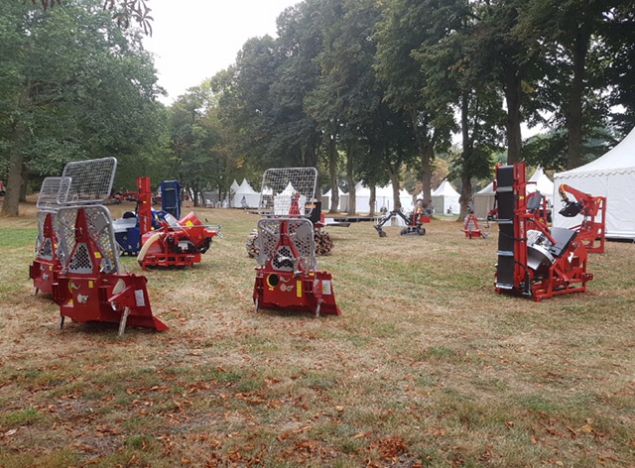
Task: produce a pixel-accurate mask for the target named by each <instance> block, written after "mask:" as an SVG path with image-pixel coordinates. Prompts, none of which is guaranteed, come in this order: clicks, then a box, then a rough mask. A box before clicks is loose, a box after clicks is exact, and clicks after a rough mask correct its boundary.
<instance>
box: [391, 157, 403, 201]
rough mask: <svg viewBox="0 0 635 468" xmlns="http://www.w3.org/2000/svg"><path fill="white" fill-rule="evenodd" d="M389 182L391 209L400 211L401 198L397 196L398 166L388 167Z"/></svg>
mask: <svg viewBox="0 0 635 468" xmlns="http://www.w3.org/2000/svg"><path fill="white" fill-rule="evenodd" d="M390 183H391V184H392V198H393V210H399V211H401V199H400V198H399V166H397V168H396V169H393V167H392V165H391V167H390Z"/></svg>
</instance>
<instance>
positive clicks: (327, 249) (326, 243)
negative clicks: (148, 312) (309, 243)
mask: <svg viewBox="0 0 635 468" xmlns="http://www.w3.org/2000/svg"><path fill="white" fill-rule="evenodd" d="M314 239H315V255H318V256H324V255H330V254H331V250H333V239H331V236H330V235H329V233H328V232H326V231H322V230H316V231H315V233H314Z"/></svg>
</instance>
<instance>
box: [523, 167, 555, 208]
mask: <svg viewBox="0 0 635 468" xmlns="http://www.w3.org/2000/svg"><path fill="white" fill-rule="evenodd" d="M529 182H534V183H529V184H527V193H533V192H535V191H536V190H538V191H539V192H540V193H541V194H542V195H544V196H545V197H546V198H547V200H548V201H549V203H550V204H551V203H553V189H554V185H553V182H551V179H550V178H549V177H548V176H547V174H545V171H543V169H542V167H538V169H536V172H534V175H532V176H531V177H530V178H529Z"/></svg>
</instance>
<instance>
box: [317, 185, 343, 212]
mask: <svg viewBox="0 0 635 468" xmlns="http://www.w3.org/2000/svg"><path fill="white" fill-rule="evenodd" d="M332 193H333V191H332V190H329V191H328V192H326V193H325V194H324V195H322V209H323V210H330V209H331V196H332ZM337 195H338V200H339V202H338V204H337V210H338V211H348V193H347V192H344V190H342V189H341V188H339V187H337Z"/></svg>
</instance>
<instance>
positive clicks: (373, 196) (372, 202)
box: [368, 184, 377, 217]
mask: <svg viewBox="0 0 635 468" xmlns="http://www.w3.org/2000/svg"><path fill="white" fill-rule="evenodd" d="M369 188H370V199H369V200H368V205H369V207H368V214H369V215H370V216H371V217H373V216H375V202H376V201H377V187H376V186H375V184H370V187H369Z"/></svg>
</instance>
